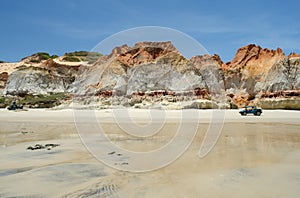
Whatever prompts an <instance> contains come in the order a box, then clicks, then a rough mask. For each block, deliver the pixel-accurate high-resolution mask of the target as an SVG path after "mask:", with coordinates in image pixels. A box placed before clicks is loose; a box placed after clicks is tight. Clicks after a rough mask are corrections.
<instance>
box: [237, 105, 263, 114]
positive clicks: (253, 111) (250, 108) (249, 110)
mask: <svg viewBox="0 0 300 198" xmlns="http://www.w3.org/2000/svg"><path fill="white" fill-rule="evenodd" d="M239 113H240V114H241V115H243V116H245V115H247V114H249V113H250V114H254V115H256V116H260V115H261V114H262V110H261V109H259V108H257V107H256V106H247V107H245V108H244V109H243V110H241V111H240V112H239Z"/></svg>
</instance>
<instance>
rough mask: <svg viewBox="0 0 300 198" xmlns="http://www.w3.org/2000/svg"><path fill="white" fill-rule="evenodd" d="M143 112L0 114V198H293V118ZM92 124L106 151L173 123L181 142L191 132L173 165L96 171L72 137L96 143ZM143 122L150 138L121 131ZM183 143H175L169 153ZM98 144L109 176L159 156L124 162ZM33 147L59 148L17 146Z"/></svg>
mask: <svg viewBox="0 0 300 198" xmlns="http://www.w3.org/2000/svg"><path fill="white" fill-rule="evenodd" d="M150 113H151V111H149V110H136V109H131V110H129V117H130V118H131V119H132V120H130V122H129V121H128V119H127V117H128V116H127V115H126V114H125V113H124V112H123V111H116V110H101V111H95V112H94V111H84V110H81V111H76V112H75V113H74V112H73V111H72V110H45V109H42V110H32V109H31V110H28V111H18V112H14V111H7V110H4V109H2V110H0V159H1V165H0V197H17V196H29V197H39V196H41V197H239V198H240V197H299V195H300V189H299V186H300V168H299V167H300V130H299V129H300V119H299V118H300V111H287V110H269V111H268V110H265V111H264V113H263V114H262V116H260V117H256V116H251V115H249V116H245V117H244V116H240V115H239V114H238V111H237V110H226V111H224V112H218V111H213V110H200V111H198V110H185V112H184V113H182V111H175V110H174V111H159V110H155V111H154V115H155V117H152V118H150ZM195 113H196V114H197V115H198V117H195V116H194V115H195ZM223 113H224V115H225V117H224V124H223V117H222V115H223ZM189 115H191V116H189ZM192 115H193V116H192ZM220 115H221V117H220ZM160 117H162V118H163V120H164V121H163V122H161V120H162V119H160ZM75 121H76V122H77V125H76V124H75ZM94 121H97V122H98V123H97V125H98V126H101V127H102V129H103V131H104V132H105V134H106V135H107V136H108V137H109V138H110V140H111V141H112V142H113V143H114V144H116V145H118V146H119V147H121V148H124V149H127V150H130V151H135V152H141V151H142V152H146V151H152V150H155V149H159V148H161V147H163V146H165V145H166V144H167V143H168V142H169V141H170V140H172V138H173V137H174V136H175V135H176V131H177V130H178V127H180V126H181V123H182V122H186V123H188V124H187V125H186V128H185V130H186V131H184V133H185V134H186V135H187V136H188V135H189V133H191V130H192V128H190V127H191V126H193V125H195V124H196V125H197V126H198V129H197V134H196V135H195V137H194V138H193V139H192V143H191V145H190V147H189V148H188V150H187V151H186V152H185V153H184V154H183V155H182V156H181V157H179V158H178V159H177V160H176V161H175V162H173V163H171V164H170V165H168V166H165V167H163V168H160V169H157V170H154V171H150V172H144V173H132V172H128V171H120V170H117V169H114V168H112V167H110V166H107V165H105V164H103V163H102V162H100V161H98V160H97V159H96V158H95V157H94V155H93V154H91V153H90V152H89V151H88V149H87V147H85V145H84V144H83V142H84V141H83V142H82V140H81V139H80V136H79V133H78V130H79V132H80V135H81V136H82V135H83V133H84V132H87V134H86V136H87V137H89V138H97V136H96V135H97V133H98V132H99V131H97V130H95V131H93V127H94V125H95V122H94ZM151 122H153V123H156V124H158V125H160V124H162V126H161V127H160V128H159V130H158V131H157V133H156V134H153V135H151V136H149V137H145V138H144V137H134V136H132V135H130V134H127V133H130V132H131V131H128V130H131V129H132V128H130V127H132V126H137V125H138V126H146V125H147V124H149V123H151ZM211 123H212V124H211ZM151 126H152V125H151ZM212 126H218V127H220V129H221V131H220V132H221V133H220V137H219V139H218V141H217V142H216V145H215V146H214V147H213V149H212V150H211V151H210V152H209V153H208V155H206V156H205V157H204V158H200V157H199V156H198V152H199V148H200V146H201V144H202V143H203V141H204V137H205V135H207V131H208V129H209V128H210V127H212ZM126 127H127V128H126ZM153 127H156V125H155V124H154V125H153ZM82 128H83V129H86V131H85V130H84V131H82ZM126 130H127V131H126ZM133 131H134V129H133ZM143 132H145V131H141V134H143ZM185 140H186V137H184V136H183V137H181V138H180V141H179V143H178V147H179V146H180V144H181V143H184V142H185ZM102 143H103V142H101V141H99V148H100V150H102V151H103V153H104V154H106V155H107V159H109V160H110V162H113V163H114V164H115V165H116V168H119V169H122V168H124V169H129V168H128V167H131V168H132V167H135V166H138V165H141V166H145V167H147V166H149V165H152V164H156V163H159V162H160V160H162V158H163V157H165V156H164V155H163V154H162V155H157V156H154V157H153V158H150V159H145V160H143V161H142V162H141V161H134V159H133V158H134V156H133V155H131V154H128V153H126V152H125V151H124V152H123V153H119V152H116V153H113V152H114V150H109V149H110V148H107V147H104V146H103V147H101V145H102ZM35 144H41V145H45V144H59V146H57V147H55V148H51V149H50V150H47V149H39V150H28V149H27V147H29V146H34V145H35ZM174 149H176V148H174ZM108 151H109V152H108ZM99 152H101V151H99ZM109 153H113V154H109ZM118 154H119V155H118ZM170 154H171V153H170Z"/></svg>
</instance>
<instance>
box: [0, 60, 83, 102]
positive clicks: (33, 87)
mask: <svg viewBox="0 0 300 198" xmlns="http://www.w3.org/2000/svg"><path fill="white" fill-rule="evenodd" d="M79 66H80V65H78V64H77V65H75V66H74V65H72V66H70V65H66V64H59V63H57V62H56V61H55V60H53V59H50V60H47V61H45V62H42V63H41V64H39V65H30V66H27V65H23V66H21V67H19V68H18V69H17V70H16V71H14V72H13V73H11V75H10V76H9V78H8V80H7V83H6V87H5V89H4V91H3V93H4V94H5V95H19V96H23V95H26V94H36V95H38V94H48V93H60V92H67V91H68V89H69V86H70V85H71V84H72V83H73V82H74V80H75V76H76V74H77V71H78V68H79Z"/></svg>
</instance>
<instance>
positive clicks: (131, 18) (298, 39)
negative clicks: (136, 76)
mask: <svg viewBox="0 0 300 198" xmlns="http://www.w3.org/2000/svg"><path fill="white" fill-rule="evenodd" d="M0 5H1V7H0V9H1V11H0V24H1V26H0V34H1V37H0V60H4V61H10V62H12V61H18V60H20V59H21V58H23V57H25V56H28V55H31V54H33V53H36V52H41V51H45V52H48V53H50V54H58V55H63V54H64V53H65V52H70V51H76V50H77V51H78V50H87V51H89V50H91V49H92V48H94V47H95V46H96V45H97V44H98V43H99V42H100V41H102V40H103V39H105V38H107V37H108V36H111V35H113V34H115V33H118V32H120V31H123V30H126V29H129V28H134V27H139V26H163V27H168V28H172V29H176V30H179V31H181V32H184V33H186V34H188V35H189V36H191V37H193V38H194V39H196V40H197V41H198V42H199V43H201V44H202V45H203V46H204V47H205V48H206V49H207V51H208V52H209V53H211V54H214V53H217V54H219V55H220V56H221V58H222V60H223V61H225V62H226V61H229V60H231V59H232V58H233V56H234V54H235V53H236V50H237V49H238V48H239V47H241V46H244V45H247V44H250V43H255V44H258V45H261V46H262V47H263V48H266V47H267V48H273V49H276V48H277V47H280V48H282V49H283V50H284V52H285V53H286V54H289V53H290V52H292V51H295V52H296V53H300V23H299V21H300V10H299V7H300V3H299V1H298V0H286V1H276V0H273V1H268V0H267V1H261V0H251V1H241V0H239V1H235V0H232V1H231V0H227V1H213V0H211V1H208V0H207V1H201V0H198V1H196V0H195V1H192V0H185V1H179V0H171V1H164V0H159V1H157V0H151V1H149V0H146V1H143V0H139V1H136V0H124V1H117V0H115V1H113V0H40V1H38V0H24V1H20V0H0Z"/></svg>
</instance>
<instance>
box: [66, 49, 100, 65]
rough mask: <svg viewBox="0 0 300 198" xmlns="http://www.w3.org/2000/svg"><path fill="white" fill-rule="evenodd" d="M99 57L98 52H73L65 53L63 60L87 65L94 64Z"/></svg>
mask: <svg viewBox="0 0 300 198" xmlns="http://www.w3.org/2000/svg"><path fill="white" fill-rule="evenodd" d="M101 56H102V54H100V53H98V52H87V51H75V52H70V53H65V55H64V58H63V60H64V61H69V62H80V61H87V62H88V63H94V62H95V61H97V60H98V59H99V57H101Z"/></svg>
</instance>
